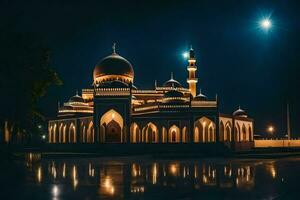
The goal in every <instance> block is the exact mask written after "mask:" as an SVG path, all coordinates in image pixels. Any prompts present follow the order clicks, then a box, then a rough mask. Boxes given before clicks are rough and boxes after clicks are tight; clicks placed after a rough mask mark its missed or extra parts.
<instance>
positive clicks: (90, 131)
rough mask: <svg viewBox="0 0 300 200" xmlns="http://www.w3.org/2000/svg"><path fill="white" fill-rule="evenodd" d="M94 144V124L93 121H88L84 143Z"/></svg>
mask: <svg viewBox="0 0 300 200" xmlns="http://www.w3.org/2000/svg"><path fill="white" fill-rule="evenodd" d="M94 142H95V134H94V124H93V121H90V123H89V126H88V128H87V131H86V143H94Z"/></svg>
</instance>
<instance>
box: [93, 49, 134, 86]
mask: <svg viewBox="0 0 300 200" xmlns="http://www.w3.org/2000/svg"><path fill="white" fill-rule="evenodd" d="M93 75H94V81H96V79H97V78H99V77H104V76H111V77H112V76H113V78H119V76H124V77H126V78H128V79H129V80H130V81H131V82H132V80H133V77H134V71H133V67H132V65H131V64H130V62H129V61H128V60H126V59H125V58H123V57H122V56H119V55H118V54H116V53H115V52H114V53H113V54H111V55H109V56H107V57H105V58H103V59H102V60H101V61H100V62H99V63H98V64H97V65H96V66H95V68H94V73H93ZM119 79H121V80H122V78H121V77H120V78H119Z"/></svg>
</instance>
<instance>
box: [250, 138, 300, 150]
mask: <svg viewBox="0 0 300 200" xmlns="http://www.w3.org/2000/svg"><path fill="white" fill-rule="evenodd" d="M254 147H255V148H268V147H300V140H299V139H291V140H283V139H272V140H270V139H262V140H254Z"/></svg>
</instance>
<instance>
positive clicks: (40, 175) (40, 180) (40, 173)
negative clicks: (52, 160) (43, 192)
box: [37, 166, 42, 183]
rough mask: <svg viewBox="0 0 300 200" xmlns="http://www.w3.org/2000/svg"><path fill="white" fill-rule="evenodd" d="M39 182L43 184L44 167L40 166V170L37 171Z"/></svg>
mask: <svg viewBox="0 0 300 200" xmlns="http://www.w3.org/2000/svg"><path fill="white" fill-rule="evenodd" d="M37 180H38V182H39V183H40V182H42V167H41V166H39V168H38V170H37Z"/></svg>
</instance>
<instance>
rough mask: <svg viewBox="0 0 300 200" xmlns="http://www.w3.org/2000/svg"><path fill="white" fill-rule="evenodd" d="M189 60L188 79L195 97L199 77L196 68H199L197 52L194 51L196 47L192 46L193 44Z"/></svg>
mask: <svg viewBox="0 0 300 200" xmlns="http://www.w3.org/2000/svg"><path fill="white" fill-rule="evenodd" d="M188 62H189V65H188V67H187V70H188V72H189V77H188V79H187V83H188V84H189V90H190V91H191V94H192V96H193V97H195V96H196V92H197V82H198V79H197V78H196V70H197V66H196V58H195V53H194V49H193V48H192V46H191V49H190V53H189V60H188Z"/></svg>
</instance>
